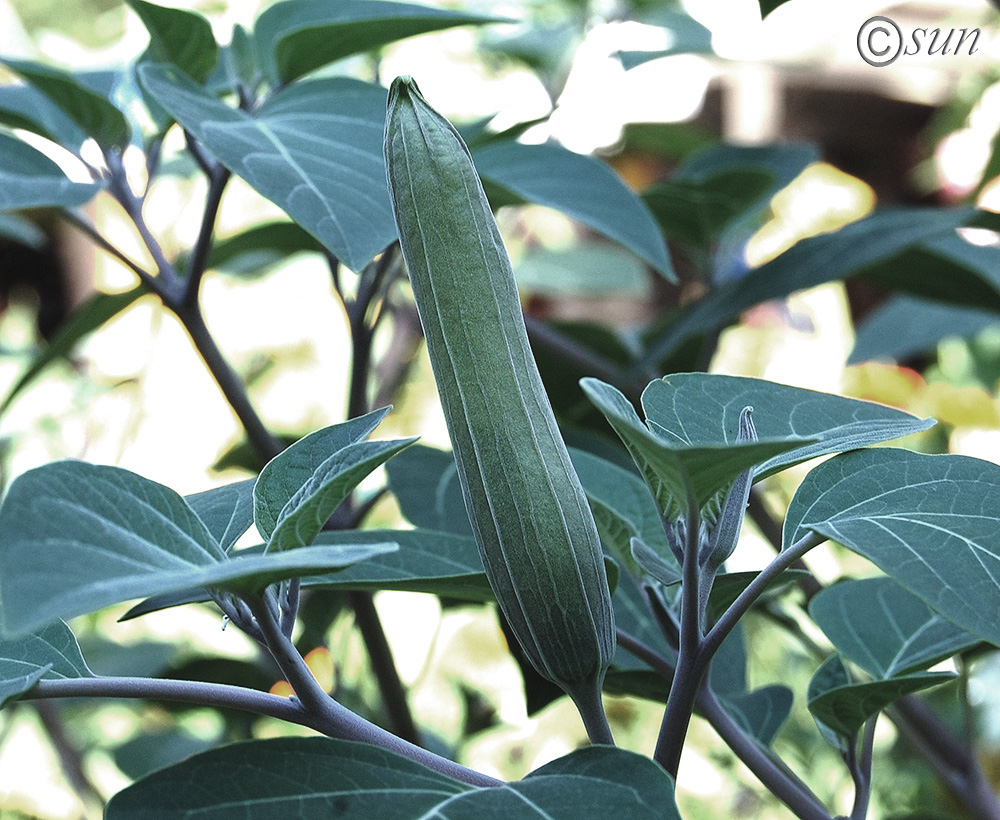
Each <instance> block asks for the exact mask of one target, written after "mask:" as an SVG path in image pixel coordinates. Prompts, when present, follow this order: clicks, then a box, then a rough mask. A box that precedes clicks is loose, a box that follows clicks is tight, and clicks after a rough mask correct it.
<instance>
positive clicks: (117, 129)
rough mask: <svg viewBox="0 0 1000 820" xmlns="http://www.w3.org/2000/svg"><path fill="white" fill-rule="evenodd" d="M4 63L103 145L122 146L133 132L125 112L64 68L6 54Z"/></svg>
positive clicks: (109, 146) (106, 146) (110, 146)
mask: <svg viewBox="0 0 1000 820" xmlns="http://www.w3.org/2000/svg"><path fill="white" fill-rule="evenodd" d="M3 63H4V65H6V66H7V67H8V68H10V69H11V70H13V71H16V72H17V73H18V74H20V75H21V76H22V77H23V78H24V79H25V80H27V81H28V82H29V83H31V85H33V86H34V87H35V88H37V89H38V90H39V91H41V92H42V93H43V94H44V95H45V96H46V97H48V98H49V99H50V100H51V101H52V102H53V103H55V104H56V105H57V106H58V107H59V108H60V109H62V111H63V112H64V113H65V114H66V115H67V116H69V118H70V119H71V120H73V122H75V123H76V124H77V125H78V126H79V127H80V128H82V129H83V130H84V131H85V132H86V133H87V135H88V136H91V137H93V138H94V139H95V140H97V144H98V145H100V146H101V147H102V148H124V147H125V146H126V145H128V142H129V139H130V138H131V136H132V129H131V128H130V127H129V124H128V120H127V119H125V115H124V114H123V113H122V112H121V111H119V110H118V109H117V108H115V106H114V105H112V104H111V103H110V102H109V101H108V99H107V98H106V97H103V96H101V95H100V94H98V93H97V92H96V91H93V90H92V89H90V88H88V87H87V86H85V85H83V84H81V83H80V82H78V81H77V80H76V78H75V77H73V75H72V74H69V73H67V72H65V71H60V70H58V69H56V68H52V67H51V66H47V65H43V64H42V63H34V62H30V61H28V60H12V59H9V58H6V59H4V60H3Z"/></svg>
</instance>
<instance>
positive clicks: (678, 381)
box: [642, 373, 934, 480]
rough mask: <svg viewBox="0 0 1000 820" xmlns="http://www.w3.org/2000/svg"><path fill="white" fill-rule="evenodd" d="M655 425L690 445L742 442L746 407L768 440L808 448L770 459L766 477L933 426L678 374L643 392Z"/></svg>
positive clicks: (764, 385) (848, 403) (900, 415)
mask: <svg viewBox="0 0 1000 820" xmlns="http://www.w3.org/2000/svg"><path fill="white" fill-rule="evenodd" d="M642 407H643V410H644V411H645V413H646V420H647V423H648V424H649V426H650V427H653V428H654V429H655V430H659V431H660V432H661V433H665V434H668V435H669V436H671V437H672V438H676V439H677V440H678V441H681V442H685V443H690V444H695V443H697V444H705V443H718V444H723V443H729V442H735V440H736V431H737V430H738V429H739V417H740V413H741V412H742V410H743V408H744V407H753V423H754V427H756V429H757V435H758V436H759V437H760V438H761V439H771V440H775V439H782V438H793V437H798V438H801V439H811V440H812V441H811V442H809V443H807V444H802V445H800V446H798V447H795V448H792V449H789V450H787V451H785V452H783V453H779V454H778V455H775V456H773V457H771V458H768V459H767V460H766V461H763V462H762V463H761V464H760V465H759V466H758V467H757V468H756V470H755V471H754V479H755V480H760V479H762V478H765V477H767V476H769V475H773V474H774V473H777V472H780V471H781V470H784V469H786V468H787V467H790V466H792V465H793V464H798V463H800V462H803V461H806V460H808V459H810V458H815V457H817V456H821V455H826V454H828V453H836V452H839V451H842V450H853V449H856V448H859V447H866V446H868V445H870V444H877V443H880V442H883V441H887V440H889V439H893V438H898V437H900V436H905V435H908V434H910V433H915V432H918V431H920V430H926V429H928V428H929V427H931V426H933V425H934V420H933V419H918V418H915V417H914V416H911V415H910V414H909V413H904V412H902V411H900V410H895V409H893V408H890V407H885V406H883V405H880V404H875V403H873V402H866V401H859V400H857V399H847V398H843V397H842V396H835V395H832V394H830V393H820V392H817V391H815V390H804V389H802V388H799V387H789V386H787V385H783V384H776V383H774V382H770V381H765V380H763V379H751V378H744V377H742V376H723V375H717V374H706V373H677V374H673V375H670V376H664V377H663V378H662V379H657V380H656V381H653V382H650V384H649V386H648V387H646V389H645V391H643V394H642Z"/></svg>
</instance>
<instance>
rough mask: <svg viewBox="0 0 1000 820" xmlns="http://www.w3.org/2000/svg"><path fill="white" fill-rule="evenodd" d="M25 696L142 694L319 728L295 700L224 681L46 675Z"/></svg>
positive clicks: (156, 698)
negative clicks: (58, 676)
mask: <svg viewBox="0 0 1000 820" xmlns="http://www.w3.org/2000/svg"><path fill="white" fill-rule="evenodd" d="M23 697H24V699H26V700H28V699H48V698H141V699H143V700H169V701H175V702H178V703H196V704H200V705H203V706H212V707H216V708H224V709H239V710H240V711H243V712H252V713H253V714H257V715H264V716H266V717H273V718H277V719H279V720H284V721H287V722H289V723H296V724H299V725H301V726H309V727H312V728H315V726H313V724H312V723H311V721H310V715H309V714H308V713H307V712H306V711H305V710H303V708H302V706H301V705H299V704H297V703H296V702H295V701H292V700H289V699H288V698H283V697H280V696H278V695H272V694H269V693H268V692H260V691H258V690H256V689H247V688H245V687H242V686H231V685H229V684H223V683H202V682H200V681H187V680H167V679H161V678H129V677H103V676H98V677H93V678H62V679H43V680H40V681H38V683H36V684H35V686H34V687H33V688H32V689H30V690H29V691H28V692H27V693H26V694H25V695H24V696H23Z"/></svg>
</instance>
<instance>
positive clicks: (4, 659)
mask: <svg viewBox="0 0 1000 820" xmlns="http://www.w3.org/2000/svg"><path fill="white" fill-rule="evenodd" d="M90 677H93V673H92V672H91V671H90V670H89V669H88V668H87V664H86V662H85V661H84V660H83V655H81V654H80V646H79V644H77V642H76V636H74V635H73V633H72V632H71V631H70V628H69V627H68V626H66V624H64V623H63V622H62V621H57V622H56V623H53V624H50V625H49V626H46V627H43V628H42V629H40V630H38V631H37V632H35V633H34V634H31V635H26V636H24V637H23V638H17V639H14V640H4V639H0V708H3V706H4V705H5V704H6V703H7V702H8V701H9V700H11V699H12V698H16V697H17V696H18V695H22V694H24V693H25V692H27V691H28V690H29V689H30V688H31V687H32V686H34V685H35V683H37V682H38V681H39V680H42V679H43V678H45V679H49V680H52V679H57V678H59V679H63V678H90Z"/></svg>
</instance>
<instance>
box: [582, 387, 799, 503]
mask: <svg viewBox="0 0 1000 820" xmlns="http://www.w3.org/2000/svg"><path fill="white" fill-rule="evenodd" d="M580 384H581V386H582V387H583V389H584V392H585V393H586V394H587V396H588V398H590V400H591V401H592V402H593V403H594V404H595V405H596V406H597V408H598V409H599V410H600V411H601V412H602V413H604V416H605V418H607V420H608V423H609V424H610V425H611V427H612V428H613V429H614V431H615V432H616V433H617V434H618V436H619V437H620V438H621V440H622V442H623V443H624V444H625V446H626V448H628V451H629V454H630V455H631V456H632V459H633V460H634V461H635V463H636V466H637V467H638V468H639V472H640V473H642V477H643V479H644V480H645V482H646V485H647V486H648V487H649V489H650V491H651V492H652V494H653V499H654V500H655V501H656V506H657V509H658V511H659V512H660V514H661V515H663V516H664V517H665V518H667V519H670V520H676V519H679V518H681V517H683V515H684V513H685V511H686V510H688V509H689V507H690V506H691V505H695V506H697V507H698V508H702V507H705V506H706V505H707V504H708V503H709V502H710V501H712V500H713V499H716V498H718V496H719V495H720V494H721V493H722V492H723V491H724V490H725V489H726V488H728V487H729V485H730V484H731V483H732V482H733V480H734V479H735V478H736V477H737V476H738V475H739V474H740V473H742V472H743V471H745V470H747V469H749V468H750V467H753V466H754V465H755V464H760V463H762V462H766V461H767V460H768V459H772V458H775V457H776V456H779V455H781V454H782V453H785V452H788V451H789V450H793V449H796V448H802V447H803V446H806V445H807V444H810V443H812V440H810V439H805V440H803V439H800V438H797V437H796V438H786V439H761V440H758V441H747V442H740V443H735V433H734V434H733V443H730V444H726V443H725V442H726V436H725V429H724V428H723V426H722V419H718V421H717V424H718V432H717V433H715V435H714V437H712V438H710V439H709V440H708V441H707V442H704V443H703V442H701V441H698V442H692V441H690V440H687V439H685V438H683V437H681V436H676V435H670V432H669V431H668V430H666V429H663V430H662V432H661V428H659V427H657V428H656V429H650V427H649V426H647V425H646V424H643V422H642V421H640V419H639V417H638V415H636V412H635V409H634V408H633V407H632V405H631V404H630V403H629V401H628V399H626V398H625V396H623V395H622V394H621V392H619V391H618V390H617V389H616V388H614V387H612V386H611V385H609V384H605V383H604V382H601V381H599V380H598V379H593V378H587V379H584V380H583V381H582V382H581V383H580ZM741 409H742V408H741Z"/></svg>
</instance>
